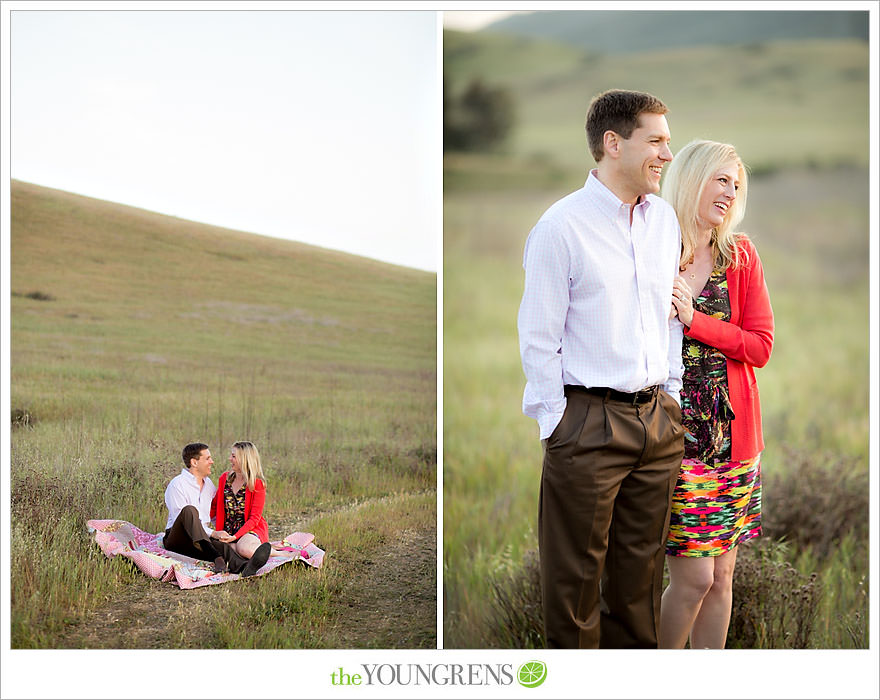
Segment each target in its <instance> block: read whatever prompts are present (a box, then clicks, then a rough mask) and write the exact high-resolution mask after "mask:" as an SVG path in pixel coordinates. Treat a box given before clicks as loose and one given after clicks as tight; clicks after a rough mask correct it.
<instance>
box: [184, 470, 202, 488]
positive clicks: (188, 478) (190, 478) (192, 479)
mask: <svg viewBox="0 0 880 700" xmlns="http://www.w3.org/2000/svg"><path fill="white" fill-rule="evenodd" d="M180 473H181V475H183V478H184V479H185V480H186V481H189V482H190V483H191V484H194V485H195V486H198V485H199V482H198V481H196V477H195V474H193V473H192V472H191V471H190V470H189V469H187V468H186V467H184V468H183V469H181V470H180Z"/></svg>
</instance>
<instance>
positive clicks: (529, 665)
mask: <svg viewBox="0 0 880 700" xmlns="http://www.w3.org/2000/svg"><path fill="white" fill-rule="evenodd" d="M546 678H547V665H546V664H545V663H544V662H543V661H526V662H525V663H524V664H523V665H522V666H520V667H519V671H517V673H516V679H517V680H518V681H519V684H520V685H521V686H523V687H524V688H537V687H538V686H539V685H541V683H543V682H544V681H545V680H546Z"/></svg>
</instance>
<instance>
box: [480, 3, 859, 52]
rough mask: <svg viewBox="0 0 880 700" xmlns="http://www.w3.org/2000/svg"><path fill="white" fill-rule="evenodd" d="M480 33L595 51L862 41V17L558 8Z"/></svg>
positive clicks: (506, 21) (850, 14)
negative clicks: (546, 41)
mask: <svg viewBox="0 0 880 700" xmlns="http://www.w3.org/2000/svg"><path fill="white" fill-rule="evenodd" d="M483 31H484V32H487V33H505V34H511V35H516V36H524V37H529V38H532V39H550V40H555V41H561V42H565V43H566V44H570V45H573V46H577V47H579V48H582V49H588V50H591V51H597V52H601V53H631V52H641V51H655V50H658V49H670V48H677V47H689V46H701V45H713V46H715V45H727V44H754V43H758V42H764V41H773V40H778V39H860V40H862V41H865V42H867V41H868V13H867V12H828V11H810V12H806V11H775V10H768V11H750V12H745V11H740V12H737V11H717V12H709V11H689V10H688V11H672V10H665V11H664V10H631V11H620V10H618V11H613V10H580V11H577V10H574V11H572V10H560V11H542V12H534V13H530V14H522V15H512V16H510V17H507V18H505V19H503V20H499V21H498V22H494V23H492V24H490V25H488V26H487V27H486V28H485V29H484V30H483Z"/></svg>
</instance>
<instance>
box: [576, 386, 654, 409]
mask: <svg viewBox="0 0 880 700" xmlns="http://www.w3.org/2000/svg"><path fill="white" fill-rule="evenodd" d="M565 390H566V392H568V391H583V392H586V393H587V394H593V395H594V396H601V397H602V398H605V399H610V400H612V401H622V402H624V403H628V404H631V405H633V406H636V405H638V404H643V403H648V402H649V401H652V400H653V399H654V398H655V397H656V396H657V392H658V391H659V390H660V387H659V385H655V386H649V387H647V388H645V389H642V390H641V391H636V392H634V393H632V394H628V393H626V392H625V391H618V390H617V389H609V388H608V387H604V386H590V387H587V386H579V385H577V384H566V385H565Z"/></svg>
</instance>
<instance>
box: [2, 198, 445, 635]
mask: <svg viewBox="0 0 880 700" xmlns="http://www.w3.org/2000/svg"><path fill="white" fill-rule="evenodd" d="M413 235H418V232H417V231H416V232H413ZM11 250H12V284H11V286H12V342H11V407H12V414H13V415H12V420H13V432H12V450H11V453H12V457H11V459H12V464H11V467H12V468H11V473H12V523H13V530H14V533H13V536H12V538H11V542H12V547H13V551H12V557H13V574H12V584H13V589H14V593H13V595H12V617H13V619H12V645H13V647H59V646H109V647H113V646H144V647H152V646H159V647H169V646H170V647H174V646H202V647H235V646H244V647H251V646H256V647H297V646H309V647H346V646H348V645H349V644H354V645H355V646H384V647H389V646H390V647H395V646H427V647H433V646H434V645H435V643H436V635H435V621H436V611H435V601H434V591H435V589H436V578H435V576H436V574H435V571H434V569H435V566H434V561H433V559H432V557H433V556H434V554H433V553H432V552H433V548H434V542H435V538H434V531H435V523H436V500H435V493H434V491H435V485H436V276H435V275H433V274H429V273H425V272H420V271H416V270H410V269H406V268H401V267H396V266H393V265H388V264H385V263H379V262H374V261H371V260H367V259H364V258H358V257H354V256H350V255H346V254H343V253H337V252H332V251H326V250H323V249H318V248H314V247H310V246H306V245H300V244H296V243H291V242H287V241H281V240H276V239H271V238H266V237H262V236H256V235H251V234H246V233H241V232H236V231H229V230H224V229H219V228H215V227H211V226H205V225H201V224H196V223H192V222H188V221H183V220H180V219H175V218H171V217H166V216H161V215H158V214H154V213H150V212H146V211H143V210H138V209H133V208H131V207H125V206H121V205H117V204H112V203H108V202H102V201H99V200H94V199H89V198H86V197H81V196H77V195H72V194H69V193H64V192H59V191H56V190H50V189H46V188H42V187H38V186H36V185H31V184H26V183H21V182H13V187H12V247H11ZM237 439H250V440H253V441H254V442H255V443H256V444H257V446H258V448H259V449H260V452H261V455H262V457H263V464H264V470H265V472H266V476H267V480H268V499H267V505H266V517H267V519H268V521H269V524H270V536H273V537H280V536H283V535H285V534H287V533H289V532H292V531H293V530H294V529H300V530H307V531H310V532H313V533H315V535H316V536H317V540H318V542H319V544H320V545H321V546H323V547H325V548H326V549H327V551H328V560H327V565H326V566H325V568H324V569H322V570H321V571H318V572H312V571H305V570H300V569H294V568H292V567H290V568H287V570H285V569H282V570H280V571H278V572H273V573H272V574H270V575H269V576H266V577H265V578H262V577H261V578H260V579H257V580H255V581H253V582H252V583H251V584H248V585H242V584H227V585H225V586H216V587H214V586H211V587H209V588H210V589H218V590H205V589H203V590H202V591H199V592H198V594H199V595H200V596H201V598H200V600H202V602H203V605H204V607H203V608H202V609H201V610H198V609H193V611H192V612H191V613H186V612H184V613H182V614H178V615H175V616H170V617H169V623H168V624H167V625H165V626H163V627H162V628H161V629H160V630H150V631H144V632H143V633H141V634H136V633H135V632H136V631H137V630H132V629H131V627H129V626H127V625H128V623H131V624H134V623H133V622H132V619H131V611H132V610H133V609H134V608H132V606H131V605H130V604H129V603H130V602H131V601H133V600H136V599H140V598H141V597H142V596H143V595H147V594H150V595H152V596H153V598H154V602H155V603H156V605H159V606H160V609H161V606H164V605H170V606H172V607H173V608H174V609H177V605H178V600H183V598H180V596H184V598H185V599H186V601H190V600H191V597H190V598H186V596H185V593H186V592H181V591H170V592H169V590H168V588H169V587H168V586H167V584H157V583H154V582H151V581H147V580H146V579H144V578H143V577H141V576H140V575H137V574H132V573H131V572H130V571H129V570H128V569H127V568H126V567H125V565H124V564H122V563H121V562H117V561H107V560H105V559H104V558H103V555H100V553H98V552H97V547H95V545H93V544H91V543H90V542H89V541H88V540H87V538H86V534H85V520H86V519H87V518H120V519H124V520H129V521H131V522H133V523H134V524H136V525H138V526H139V527H141V528H143V529H146V530H149V531H152V532H158V531H160V530H161V529H163V528H164V526H165V517H166V511H165V509H164V504H163V500H162V499H163V491H164V487H165V485H166V484H167V482H168V481H169V480H170V479H171V478H172V477H173V476H174V475H175V474H177V473H178V472H179V471H180V457H179V454H180V449H181V448H182V446H183V445H184V444H186V443H187V442H191V441H194V440H200V441H204V442H206V443H208V444H209V445H210V446H211V448H212V453H213V455H214V457H215V467H214V473H213V475H214V477H216V476H217V475H219V473H220V472H221V471H222V470H223V469H225V468H226V466H227V460H228V450H229V446H230V445H231V443H232V442H233V441H234V440H237ZM402 547H404V548H407V549H408V548H412V550H413V553H411V552H406V553H407V555H409V554H412V556H406V557H405V556H403V554H404V552H403V551H401V548H402ZM392 561H393V562H396V564H395V567H396V568H395V567H391V568H392V571H391V574H389V576H390V578H391V579H393V580H394V581H397V582H398V583H397V584H396V585H395V584H394V583H393V582H392V583H388V584H387V585H386V587H385V588H384V589H383V590H380V591H378V596H377V591H371V595H373V596H374V597H376V596H377V600H372V601H369V602H367V601H365V600H364V595H365V593H364V592H363V591H359V588H360V587H359V586H354V585H353V582H354V581H355V580H357V579H359V578H363V577H369V576H371V575H372V574H373V572H374V569H380V570H384V569H385V568H387V567H388V566H389V562H392ZM416 569H418V571H419V573H418V575H417V576H416V575H415V573H414V570H416ZM414 576H415V579H416V580H415V583H414V581H413V577H414ZM404 581H405V582H406V586H407V590H411V589H412V588H413V586H415V593H414V594H413V595H412V596H410V598H409V600H410V601H411V607H410V608H409V609H407V610H405V611H404V612H403V613H401V614H408V615H409V616H410V617H411V619H410V620H409V621H408V622H407V624H406V625H399V624H393V619H394V616H393V615H392V616H391V617H389V618H388V619H387V620H385V618H384V617H383V620H385V621H384V622H376V624H372V625H370V624H367V625H366V627H365V629H368V630H369V631H368V632H366V633H363V632H362V633H360V637H358V636H357V635H355V636H354V637H352V636H351V635H344V634H343V628H342V626H341V624H340V623H341V619H342V618H341V614H342V612H343V610H344V611H345V615H346V616H350V615H351V611H352V609H354V610H358V609H360V607H361V606H362V605H364V606H370V609H371V610H374V611H375V610H377V609H380V608H383V607H384V608H387V609H394V608H396V607H399V601H398V599H399V597H400V596H401V595H403V593H401V592H400V591H399V590H397V589H398V588H400V585H401V583H400V582H404ZM231 588H236V589H237V590H236V592H235V593H234V594H233V593H230V591H228V590H223V589H231ZM151 592H152V593H151ZM386 596H387V600H386ZM224 601H225V602H224ZM383 601H384V603H383ZM221 603H223V606H225V607H222V606H221ZM99 605H101V606H105V607H106V606H111V607H114V609H115V610H116V612H117V617H119V618H120V619H121V620H123V621H122V622H120V623H119V624H118V625H115V626H111V628H109V629H106V630H104V632H105V635H104V636H103V637H102V638H101V639H94V638H89V637H88V635H87V632H88V630H89V629H91V628H93V627H94V624H95V615H97V612H96V610H97V609H98V606H99ZM200 607H201V606H200ZM221 609H222V610H223V612H222V614H221V613H220V612H219V611H220V610H221ZM279 610H288V611H299V612H300V614H296V615H295V614H293V612H291V614H290V615H286V614H285V615H282V614H279V613H278V611H279ZM126 611H128V617H126ZM260 611H263V612H262V613H261V612H260ZM264 613H265V614H264ZM304 615H306V616H308V617H309V619H310V622H309V624H308V625H305V626H303V625H302V624H301V622H302V617H303V616H304ZM126 620H127V621H128V622H126ZM241 625H244V626H245V627H246V628H247V634H246V635H244V636H237V633H235V632H234V630H236V629H239V628H240V627H241ZM353 639H354V641H352V640H353Z"/></svg>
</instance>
